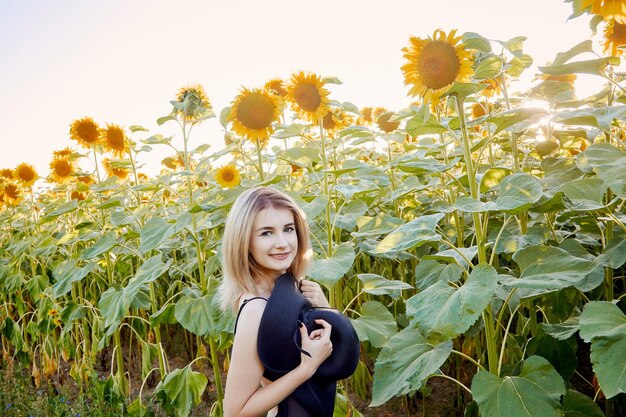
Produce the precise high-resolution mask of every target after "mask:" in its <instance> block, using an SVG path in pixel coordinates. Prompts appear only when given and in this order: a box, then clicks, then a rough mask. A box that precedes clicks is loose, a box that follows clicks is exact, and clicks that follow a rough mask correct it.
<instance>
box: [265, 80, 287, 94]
mask: <svg viewBox="0 0 626 417" xmlns="http://www.w3.org/2000/svg"><path fill="white" fill-rule="evenodd" d="M263 88H265V89H267V90H269V91H270V92H271V93H272V94H275V95H277V96H278V97H281V98H285V97H286V96H287V90H285V86H284V84H283V80H281V79H280V78H274V79H272V80H269V81H268V82H266V83H265V85H264V86H263Z"/></svg>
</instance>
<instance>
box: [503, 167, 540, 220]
mask: <svg viewBox="0 0 626 417" xmlns="http://www.w3.org/2000/svg"><path fill="white" fill-rule="evenodd" d="M541 196H542V189H541V184H540V183H539V180H537V179H536V178H535V177H533V176H532V175H529V174H522V173H518V174H512V175H508V176H506V177H504V178H503V179H502V181H500V192H499V194H498V198H497V200H496V201H495V203H496V205H497V206H498V208H499V209H500V210H505V211H513V212H517V211H520V210H523V209H525V208H528V207H530V206H531V205H532V204H533V203H535V202H537V201H539V199H540V198H541Z"/></svg>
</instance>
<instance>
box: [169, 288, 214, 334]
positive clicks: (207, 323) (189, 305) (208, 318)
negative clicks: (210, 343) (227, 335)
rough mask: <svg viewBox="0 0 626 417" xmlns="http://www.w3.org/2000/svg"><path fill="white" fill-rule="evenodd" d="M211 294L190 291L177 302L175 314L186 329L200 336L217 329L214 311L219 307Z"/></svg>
mask: <svg viewBox="0 0 626 417" xmlns="http://www.w3.org/2000/svg"><path fill="white" fill-rule="evenodd" d="M213 298H214V297H212V296H210V295H204V296H199V294H197V293H195V292H194V293H191V292H188V293H187V294H186V295H184V296H182V297H181V298H180V299H179V300H178V302H177V303H176V308H175V310H174V315H175V317H176V320H177V321H178V322H179V323H180V325H181V326H183V327H184V328H185V329H187V330H188V331H190V332H191V333H193V334H196V335H198V336H206V335H209V334H211V333H213V332H214V331H215V324H214V320H213V313H212V312H215V311H216V310H217V309H218V307H217V306H216V305H214V304H213Z"/></svg>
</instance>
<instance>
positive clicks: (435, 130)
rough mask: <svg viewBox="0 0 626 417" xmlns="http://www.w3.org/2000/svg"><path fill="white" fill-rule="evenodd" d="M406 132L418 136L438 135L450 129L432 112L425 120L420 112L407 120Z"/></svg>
mask: <svg viewBox="0 0 626 417" xmlns="http://www.w3.org/2000/svg"><path fill="white" fill-rule="evenodd" d="M405 129H406V132H407V133H408V134H409V135H411V136H413V137H417V136H420V135H436V134H439V133H444V132H447V131H448V128H447V127H445V126H444V125H442V124H441V123H439V121H438V120H437V118H436V117H435V116H433V115H432V114H431V115H429V116H428V118H427V119H426V120H424V116H423V115H422V114H419V115H417V116H415V117H413V118H411V119H409V120H408V121H407V122H406V128H405Z"/></svg>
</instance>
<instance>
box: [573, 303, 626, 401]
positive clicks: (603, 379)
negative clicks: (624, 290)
mask: <svg viewBox="0 0 626 417" xmlns="http://www.w3.org/2000/svg"><path fill="white" fill-rule="evenodd" d="M580 337H582V338H583V339H584V340H585V342H591V363H592V364H593V371H594V373H595V374H596V376H597V377H598V382H599V383H600V388H602V391H603V392H604V395H605V396H606V398H612V397H614V396H616V395H617V394H619V393H623V392H626V316H625V315H624V313H622V310H620V308H619V307H618V306H616V305H615V304H613V303H611V302H608V301H592V302H589V303H587V305H585V308H584V310H583V313H582V314H581V316H580Z"/></svg>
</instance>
